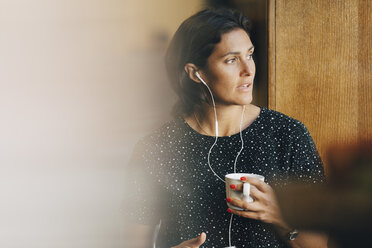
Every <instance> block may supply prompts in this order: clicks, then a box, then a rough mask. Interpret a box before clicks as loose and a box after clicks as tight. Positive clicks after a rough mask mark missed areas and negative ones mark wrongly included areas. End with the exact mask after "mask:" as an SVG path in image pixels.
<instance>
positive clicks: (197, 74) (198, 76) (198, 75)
mask: <svg viewBox="0 0 372 248" xmlns="http://www.w3.org/2000/svg"><path fill="white" fill-rule="evenodd" d="M195 76H196V77H197V78H199V80H200V81H202V83H203V84H204V85H205V86H207V87H208V85H207V83H206V82H204V80H203V79H202V78H201V76H200V74H199V72H197V71H196V72H195Z"/></svg>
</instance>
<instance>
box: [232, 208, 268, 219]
mask: <svg viewBox="0 0 372 248" xmlns="http://www.w3.org/2000/svg"><path fill="white" fill-rule="evenodd" d="M229 209H230V211H229V212H230V213H232V214H236V215H239V216H243V217H245V218H249V219H254V220H261V219H260V218H261V213H260V212H254V211H240V210H235V209H232V208H229Z"/></svg>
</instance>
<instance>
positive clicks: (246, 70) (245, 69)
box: [241, 60, 254, 76]
mask: <svg viewBox="0 0 372 248" xmlns="http://www.w3.org/2000/svg"><path fill="white" fill-rule="evenodd" d="M253 67H254V62H253V61H250V60H246V61H243V62H242V68H241V75H242V76H243V75H244V76H251V75H252V73H253Z"/></svg>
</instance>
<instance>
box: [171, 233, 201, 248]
mask: <svg viewBox="0 0 372 248" xmlns="http://www.w3.org/2000/svg"><path fill="white" fill-rule="evenodd" d="M206 239H207V235H206V234H205V233H204V232H202V233H201V234H200V235H199V236H198V237H196V238H193V239H190V240H186V241H184V242H182V243H181V244H179V245H177V246H174V247H172V248H199V246H201V245H202V244H203V243H204V242H205V240H206Z"/></svg>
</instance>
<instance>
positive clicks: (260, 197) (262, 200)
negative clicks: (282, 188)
mask: <svg viewBox="0 0 372 248" xmlns="http://www.w3.org/2000/svg"><path fill="white" fill-rule="evenodd" d="M242 179H243V180H242V181H243V182H247V183H249V184H251V185H252V186H254V187H251V190H250V196H251V197H252V198H253V199H254V201H253V202H246V201H242V200H238V199H235V198H231V199H229V198H228V199H227V201H228V202H230V203H231V204H233V205H235V206H237V207H240V208H243V209H245V210H246V211H239V210H234V209H229V210H228V211H229V212H231V213H233V214H236V215H240V216H243V217H245V218H250V219H255V220H260V221H263V222H265V223H270V224H274V225H276V226H278V227H280V228H283V229H289V227H288V225H287V224H286V223H285V222H284V220H283V218H282V215H281V212H280V208H279V205H278V201H277V199H276V196H275V193H274V190H273V189H272V188H271V187H270V186H269V185H268V184H266V183H265V182H263V181H261V180H259V179H257V178H249V177H248V178H242ZM242 186H243V185H242V184H241V185H236V188H235V190H236V191H242Z"/></svg>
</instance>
